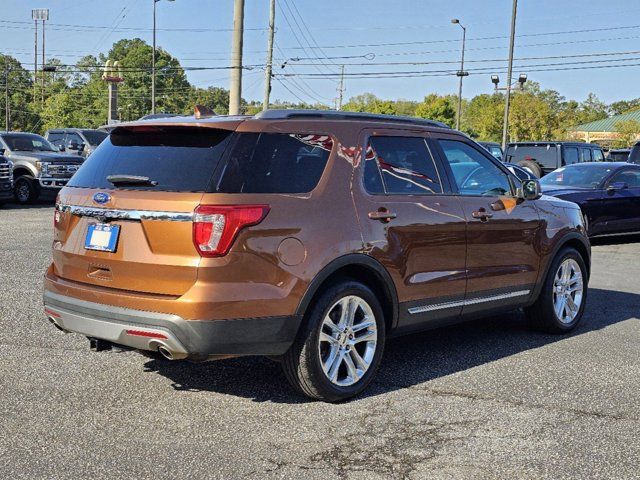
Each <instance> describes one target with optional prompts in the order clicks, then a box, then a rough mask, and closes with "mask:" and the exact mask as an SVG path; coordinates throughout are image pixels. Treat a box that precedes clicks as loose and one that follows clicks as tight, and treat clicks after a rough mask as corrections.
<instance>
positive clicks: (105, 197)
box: [93, 192, 111, 205]
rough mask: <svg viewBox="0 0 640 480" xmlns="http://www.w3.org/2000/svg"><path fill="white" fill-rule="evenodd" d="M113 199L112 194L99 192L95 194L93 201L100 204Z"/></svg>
mask: <svg viewBox="0 0 640 480" xmlns="http://www.w3.org/2000/svg"><path fill="white" fill-rule="evenodd" d="M110 200H111V195H109V194H108V193H104V192H98V193H96V194H95V195H94V196H93V201H94V202H95V203H99V204H100V205H102V204H104V203H107V202H109V201H110Z"/></svg>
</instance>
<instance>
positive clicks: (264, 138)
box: [215, 133, 333, 193]
mask: <svg viewBox="0 0 640 480" xmlns="http://www.w3.org/2000/svg"><path fill="white" fill-rule="evenodd" d="M332 147H333V140H332V139H331V137H329V136H328V135H308V134H302V135H298V134H285V133H240V134H237V135H236V140H235V143H234V146H233V148H232V150H231V153H230V154H229V156H228V158H227V159H226V162H225V164H224V166H223V167H222V168H221V171H220V173H219V175H217V177H218V178H217V181H216V182H215V190H216V191H217V192H221V193H307V192H310V191H311V190H313V189H314V188H315V187H316V185H317V184H318V182H319V181H320V177H321V176H322V172H323V171H324V168H325V166H326V164H327V160H328V159H329V154H330V152H331V148H332Z"/></svg>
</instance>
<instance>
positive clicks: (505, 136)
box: [502, 0, 518, 152]
mask: <svg viewBox="0 0 640 480" xmlns="http://www.w3.org/2000/svg"><path fill="white" fill-rule="evenodd" d="M517 12H518V0H513V10H512V11H511V38H510V39H509V66H508V68H507V98H506V100H505V104H504V121H503V124H502V151H503V152H506V151H507V142H508V141H509V103H510V102H511V75H512V73H513V72H512V71H513V44H514V41H515V37H516V14H517Z"/></svg>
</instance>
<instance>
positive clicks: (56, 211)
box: [53, 194, 62, 228]
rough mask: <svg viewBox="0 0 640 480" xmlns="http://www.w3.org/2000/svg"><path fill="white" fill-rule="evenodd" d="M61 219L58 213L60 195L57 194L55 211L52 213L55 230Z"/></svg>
mask: <svg viewBox="0 0 640 480" xmlns="http://www.w3.org/2000/svg"><path fill="white" fill-rule="evenodd" d="M61 218H62V214H61V213H60V194H58V195H57V196H56V206H55V210H54V211H53V227H54V228H56V227H57V226H58V224H59V223H60V220H61Z"/></svg>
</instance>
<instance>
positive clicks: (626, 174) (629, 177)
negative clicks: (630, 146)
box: [609, 170, 640, 188]
mask: <svg viewBox="0 0 640 480" xmlns="http://www.w3.org/2000/svg"><path fill="white" fill-rule="evenodd" d="M613 183H625V184H626V185H627V187H629V188H638V187H640V170H623V171H622V172H618V173H616V174H615V175H614V176H613V177H612V178H611V180H610V181H609V185H611V184H613Z"/></svg>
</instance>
